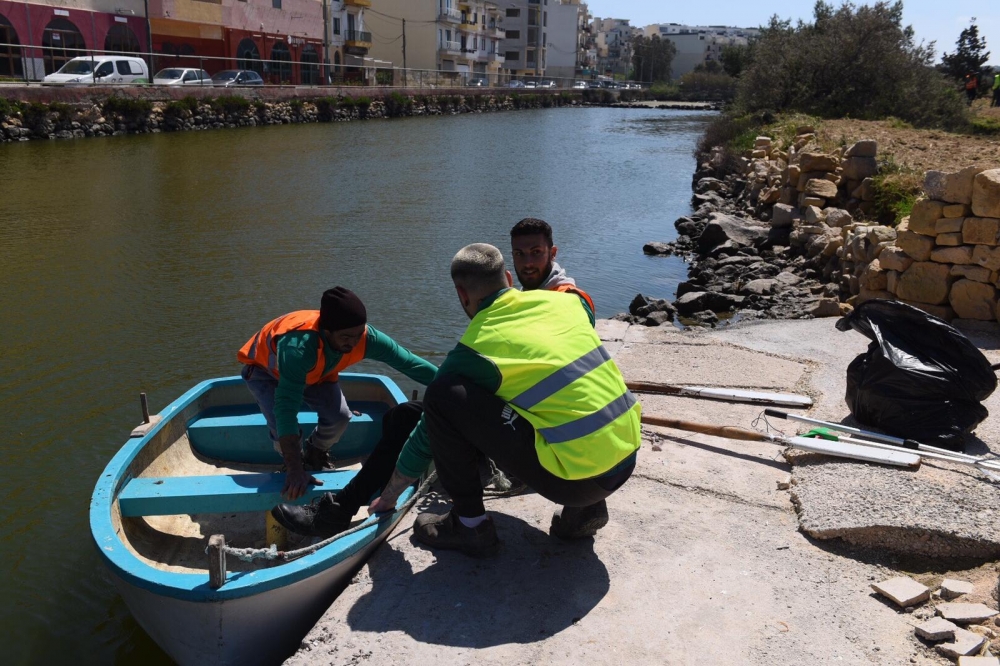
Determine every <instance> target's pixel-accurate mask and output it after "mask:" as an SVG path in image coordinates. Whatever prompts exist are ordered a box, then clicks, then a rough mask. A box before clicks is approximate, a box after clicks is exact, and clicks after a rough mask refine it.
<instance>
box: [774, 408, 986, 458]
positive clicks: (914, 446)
mask: <svg viewBox="0 0 1000 666" xmlns="http://www.w3.org/2000/svg"><path fill="white" fill-rule="evenodd" d="M764 415H765V416H771V417H774V418H778V419H786V420H788V421H797V422H799V423H806V424H809V425H812V426H818V427H819V429H820V430H827V431H833V432H835V433H844V434H841V435H836V440H837V441H839V442H844V443H848V444H856V445H858V446H867V447H870V448H877V449H880V450H884V451H904V452H905V451H914V450H915V451H919V452H920V454H921V455H923V456H925V457H927V458H933V459H935V460H945V461H948V462H953V463H958V464H964V465H975V466H978V467H983V468H986V469H990V470H993V471H1000V460H996V459H991V458H984V457H978V456H971V455H968V454H965V453H960V452H958V451H949V450H948V449H942V448H939V447H936V446H930V445H929V444H921V443H920V442H918V441H916V440H913V439H903V438H900V437H893V436H892V435H885V434H882V433H878V432H871V431H868V430H861V429H860V428H853V427H851V426H847V425H844V424H843V423H831V422H828V421H821V420H819V419H814V418H810V417H808V416H800V415H798V414H789V413H788V412H782V411H779V410H777V409H765V410H764ZM813 432H814V434H816V435H819V436H821V437H826V436H827V433H825V432H817V431H813Z"/></svg>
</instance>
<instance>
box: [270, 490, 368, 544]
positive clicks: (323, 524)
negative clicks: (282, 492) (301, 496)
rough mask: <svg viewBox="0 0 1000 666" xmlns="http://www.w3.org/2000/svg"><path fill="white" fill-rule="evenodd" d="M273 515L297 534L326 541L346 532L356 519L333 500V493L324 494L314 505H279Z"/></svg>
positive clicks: (273, 510)
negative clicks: (353, 519) (352, 520)
mask: <svg viewBox="0 0 1000 666" xmlns="http://www.w3.org/2000/svg"><path fill="white" fill-rule="evenodd" d="M271 515H272V516H274V519H275V520H277V521H278V522H279V523H281V524H282V525H283V526H285V527H286V528H287V529H289V530H291V531H292V532H295V533H296V534H304V535H305V536H312V537H323V538H324V539H325V538H328V537H332V536H333V535H334V534H339V533H341V532H343V531H344V530H346V529H347V528H348V527H350V526H351V518H353V517H354V516H353V515H349V514H348V513H347V510H345V509H343V508H342V507H341V506H340V505H339V504H337V503H336V502H335V501H334V500H333V493H324V495H323V496H322V497H320V498H319V499H318V500H316V501H314V502H313V503H312V504H304V505H298V504H279V505H278V506H276V507H274V508H273V509H271Z"/></svg>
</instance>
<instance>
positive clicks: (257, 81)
mask: <svg viewBox="0 0 1000 666" xmlns="http://www.w3.org/2000/svg"><path fill="white" fill-rule="evenodd" d="M212 85H214V86H216V87H222V88H229V87H232V86H262V85H264V79H262V78H260V74H258V73H257V72H255V71H253V70H250V69H227V70H224V71H222V72H219V73H218V74H215V75H214V76H212Z"/></svg>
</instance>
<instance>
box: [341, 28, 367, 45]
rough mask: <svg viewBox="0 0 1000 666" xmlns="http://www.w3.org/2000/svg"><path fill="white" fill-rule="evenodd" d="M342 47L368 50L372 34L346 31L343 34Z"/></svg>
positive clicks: (360, 31)
mask: <svg viewBox="0 0 1000 666" xmlns="http://www.w3.org/2000/svg"><path fill="white" fill-rule="evenodd" d="M344 45H345V46H353V47H355V48H359V49H370V48H371V47H372V33H370V32H365V31H364V30H348V31H346V32H345V33H344Z"/></svg>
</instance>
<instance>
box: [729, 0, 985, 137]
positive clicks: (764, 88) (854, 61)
mask: <svg viewBox="0 0 1000 666" xmlns="http://www.w3.org/2000/svg"><path fill="white" fill-rule="evenodd" d="M902 19H903V3H902V2H900V1H898V0H897V1H896V2H892V3H890V2H887V1H885V0H881V1H879V2H876V3H875V4H873V5H871V6H867V5H860V6H855V5H853V4H851V3H844V4H843V5H841V6H840V8H838V9H834V7H833V6H832V5H830V4H828V3H827V2H824V1H823V0H820V1H818V2H817V3H816V5H815V8H814V20H813V22H812V23H805V22H800V23H799V24H797V25H795V26H793V25H792V23H791V22H790V21H782V20H779V19H778V18H777V17H774V18H772V19H771V22H770V24H769V25H768V26H766V27H765V28H763V29H762V31H761V34H760V37H759V39H757V40H756V41H755V43H754V47H753V49H752V54H751V55H752V60H751V61H750V62H749V64H747V65H746V66H745V67H744V69H743V70H742V73H741V74H740V78H739V84H738V87H737V95H736V105H737V106H738V107H739V108H740V109H742V110H743V111H747V112H753V111H758V110H763V109H776V110H780V111H800V112H803V113H811V114H814V115H819V116H823V117H846V116H849V117H851V118H861V119H881V118H886V117H888V116H895V117H897V118H900V119H902V120H904V121H906V122H909V123H912V124H913V125H916V126H928V127H929V126H939V127H943V128H945V129H954V128H958V127H963V126H965V125H966V124H967V120H966V115H965V114H966V111H965V107H964V105H963V104H962V101H961V99H960V97H959V95H958V92H957V91H956V90H955V89H954V87H953V86H952V85H951V84H950V83H949V82H948V81H947V80H945V78H944V77H943V75H941V74H940V73H939V72H937V71H936V70H935V69H934V68H933V62H934V51H933V45H929V46H928V45H924V44H923V43H920V44H918V43H916V40H915V37H914V33H913V30H912V29H911V28H909V27H904V26H903V25H902Z"/></svg>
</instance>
